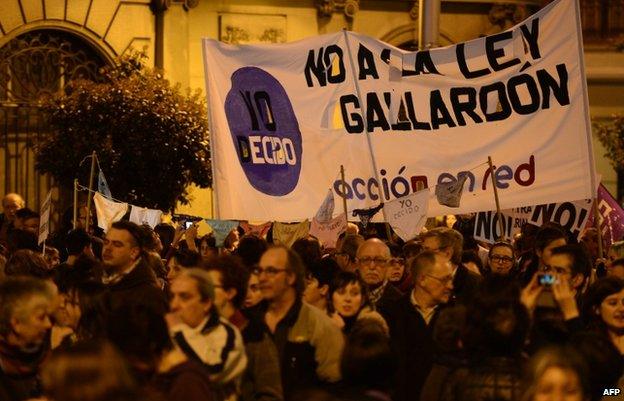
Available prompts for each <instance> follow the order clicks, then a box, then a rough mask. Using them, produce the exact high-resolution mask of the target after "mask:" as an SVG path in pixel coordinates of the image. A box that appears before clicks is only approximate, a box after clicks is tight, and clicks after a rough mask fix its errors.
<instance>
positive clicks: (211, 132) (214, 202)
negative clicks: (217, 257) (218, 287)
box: [202, 40, 221, 220]
mask: <svg viewBox="0 0 624 401" xmlns="http://www.w3.org/2000/svg"><path fill="white" fill-rule="evenodd" d="M202 57H203V60H204V61H205V60H206V45H205V43H204V41H203V40H202ZM208 76H209V75H208V65H207V63H206V62H204V78H205V80H206V109H207V111H208V140H209V141H210V171H211V172H212V183H211V186H210V190H211V191H210V192H211V195H210V196H211V199H210V200H211V202H210V204H211V205H210V208H211V212H212V218H213V219H215V220H219V219H221V210H220V209H219V206H220V205H219V196H218V192H217V175H216V172H217V168H216V167H215V166H216V165H217V161H218V159H217V157H216V153H217V151H216V143H217V142H216V141H215V137H216V130H215V127H214V121H215V120H214V118H213V116H212V108H211V107H210V85H209V82H208Z"/></svg>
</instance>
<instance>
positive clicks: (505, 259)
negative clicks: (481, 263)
mask: <svg viewBox="0 0 624 401" xmlns="http://www.w3.org/2000/svg"><path fill="white" fill-rule="evenodd" d="M490 260H491V261H492V262H498V263H511V262H513V261H514V259H513V258H510V257H509V256H501V255H492V256H490Z"/></svg>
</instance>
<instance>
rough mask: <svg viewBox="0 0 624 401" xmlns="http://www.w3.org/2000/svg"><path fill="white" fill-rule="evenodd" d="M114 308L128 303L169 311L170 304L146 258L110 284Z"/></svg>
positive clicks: (158, 310) (162, 312)
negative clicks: (168, 304)
mask: <svg viewBox="0 0 624 401" xmlns="http://www.w3.org/2000/svg"><path fill="white" fill-rule="evenodd" d="M108 289H109V291H110V293H111V300H112V302H113V305H112V306H113V309H115V308H116V307H124V306H128V305H131V304H133V305H137V304H139V305H143V306H147V307H149V308H150V309H152V310H154V311H155V312H157V313H161V314H163V315H164V314H165V313H167V310H168V306H167V300H166V298H165V294H164V293H163V292H162V290H161V289H160V288H159V287H158V282H157V281H156V275H155V274H154V272H153V271H152V270H151V269H150V268H149V266H148V265H147V263H146V262H145V260H143V259H141V260H140V261H139V264H138V265H137V266H136V267H135V268H134V269H133V270H132V271H131V272H130V273H128V274H127V275H126V276H124V277H123V278H122V279H121V280H119V281H118V282H116V283H113V284H109V286H108Z"/></svg>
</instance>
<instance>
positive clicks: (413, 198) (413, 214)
mask: <svg viewBox="0 0 624 401" xmlns="http://www.w3.org/2000/svg"><path fill="white" fill-rule="evenodd" d="M428 206H429V189H425V190H422V191H418V192H415V193H413V194H410V195H407V196H404V197H402V198H399V199H395V200H393V201H391V202H388V203H385V204H384V210H385V213H386V218H387V219H388V223H390V226H392V229H393V230H394V231H395V232H396V233H397V234H398V236H399V237H401V239H403V241H409V240H411V239H413V238H414V237H416V236H417V235H418V234H420V231H421V230H422V229H423V227H424V226H425V223H427V209H428Z"/></svg>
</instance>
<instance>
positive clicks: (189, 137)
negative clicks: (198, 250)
mask: <svg viewBox="0 0 624 401" xmlns="http://www.w3.org/2000/svg"><path fill="white" fill-rule="evenodd" d="M142 57H143V56H141V55H132V56H127V57H124V58H121V59H119V60H118V64H117V65H116V66H114V67H107V68H104V69H103V70H102V71H101V72H102V76H103V79H102V81H101V82H92V81H87V80H77V81H73V82H71V83H70V84H68V87H67V88H66V92H65V93H60V94H58V95H55V96H52V97H48V98H46V99H44V100H43V108H44V110H45V111H46V112H47V116H48V123H49V124H50V127H51V130H52V132H51V134H50V136H49V137H48V138H47V139H46V140H45V141H44V142H43V144H42V145H41V146H40V147H39V148H38V149H37V162H36V166H37V169H38V170H39V171H40V172H44V173H50V174H51V175H52V176H53V177H54V178H55V179H56V180H57V181H59V182H60V183H61V185H64V186H68V187H71V186H72V185H73V184H72V183H73V179H74V178H78V179H79V180H80V182H81V184H83V185H86V183H87V182H88V175H89V164H90V163H89V162H86V163H82V164H81V162H82V161H84V159H85V157H86V156H88V155H90V154H91V153H92V151H94V150H95V151H96V152H97V156H98V160H99V162H100V166H101V168H102V171H103V172H104V175H105V176H106V180H107V181H108V185H109V187H110V189H111V192H112V194H113V196H114V197H115V198H117V199H121V200H124V201H126V202H130V203H133V204H136V205H139V206H144V207H149V208H157V209H161V210H170V209H173V208H174V207H175V205H176V202H177V201H180V202H182V203H188V199H187V195H188V193H187V192H186V189H185V188H186V187H187V186H188V185H189V184H191V183H194V184H196V185H198V186H199V187H208V186H210V185H211V183H212V176H211V168H210V148H209V143H208V136H207V133H208V122H207V119H206V106H205V101H204V100H203V98H202V96H201V94H200V93H199V91H197V92H195V93H191V92H190V91H189V92H187V93H186V94H183V93H182V91H181V89H180V85H176V86H172V85H171V84H170V83H169V81H168V80H166V79H165V78H164V77H163V76H162V75H161V74H160V73H159V72H158V71H156V70H153V69H150V68H147V67H145V66H144V65H143V64H142V62H141V61H142V60H141V58H142Z"/></svg>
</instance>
